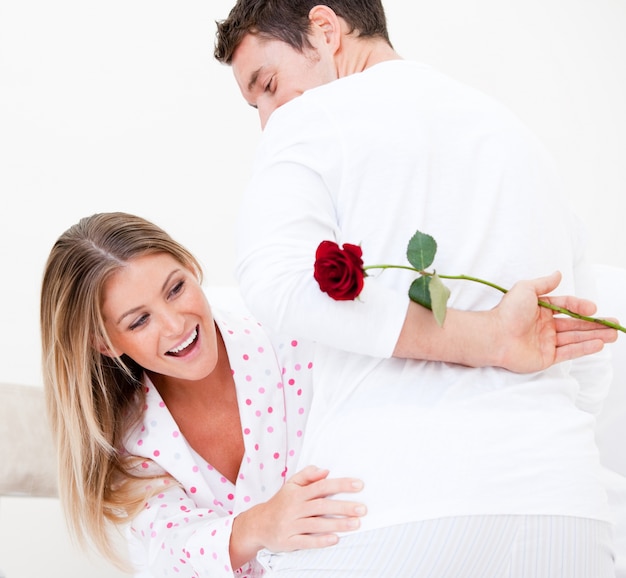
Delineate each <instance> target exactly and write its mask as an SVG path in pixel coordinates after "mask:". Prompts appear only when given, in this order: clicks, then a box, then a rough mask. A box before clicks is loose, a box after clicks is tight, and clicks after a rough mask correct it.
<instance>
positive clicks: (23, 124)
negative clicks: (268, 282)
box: [0, 0, 626, 576]
mask: <svg viewBox="0 0 626 578" xmlns="http://www.w3.org/2000/svg"><path fill="white" fill-rule="evenodd" d="M232 2H233V0H210V1H208V2H207V1H206V0H205V1H202V2H201V1H199V0H185V1H184V2H171V1H165V0H123V1H122V0H108V1H107V2H85V1H83V0H57V1H55V2H49V1H46V0H19V1H15V0H0V199H1V207H0V264H1V265H0V266H1V271H2V273H1V283H0V329H1V331H0V380H1V381H16V382H20V383H38V382H39V380H40V379H39V367H40V366H39V344H38V329H37V316H38V291H39V283H40V277H41V271H42V268H43V265H44V261H45V258H46V255H47V252H48V250H49V249H50V246H51V245H52V243H53V242H54V240H55V239H56V237H57V236H58V235H59V234H60V233H61V232H62V231H63V230H64V229H65V228H67V227H68V226H70V225H71V224H73V223H74V222H75V221H76V220H78V219H79V218H80V217H82V216H84V215H87V214H91V213H94V212H98V211H109V210H124V211H130V212H136V213H138V214H140V215H142V216H145V217H148V218H150V219H152V220H154V221H155V222H157V223H158V224H160V225H161V226H163V227H165V228H166V229H167V230H168V231H169V232H170V233H172V234H173V235H174V236H175V237H176V238H178V239H179V240H181V241H183V242H184V243H185V244H187V245H188V246H189V247H190V248H191V249H192V250H193V251H194V252H195V253H196V254H197V255H198V256H199V257H200V259H201V261H202V262H203V263H204V265H205V268H206V273H207V282H208V283H212V284H230V283H232V282H234V280H233V277H232V266H233V243H232V235H231V231H232V226H233V220H234V215H235V213H236V210H237V204H238V201H239V198H240V193H241V191H242V189H243V187H244V185H245V182H246V180H247V176H248V174H249V166H250V161H251V155H252V151H253V149H254V145H255V143H256V141H257V139H258V135H259V127H258V122H257V119H256V116H255V112H254V111H253V110H252V109H250V108H249V107H247V106H246V105H245V104H244V103H243V101H242V99H241V97H240V96H239V94H238V92H237V89H236V86H235V84H234V82H233V80H232V79H231V73H230V70H229V69H228V68H227V67H224V66H222V65H219V64H217V63H216V62H214V61H213V58H212V45H213V31H214V21H215V20H216V19H220V18H223V17H225V16H226V15H227V12H228V9H229V8H230V5H231V3H232ZM386 7H387V12H388V17H389V21H390V29H391V34H392V39H393V41H394V44H395V46H396V48H397V49H398V51H399V52H400V53H401V54H402V55H403V56H405V57H407V58H413V59H417V60H423V61H425V62H428V63H431V64H433V65H435V66H437V67H439V68H440V69H442V70H443V71H445V72H447V73H449V74H451V75H453V76H455V77H457V78H459V79H461V80H464V81H466V82H468V83H470V84H472V85H474V86H477V87H479V88H482V89H484V90H485V91H487V92H489V93H491V94H493V95H495V96H496V97H498V98H500V99H501V100H503V101H504V102H505V103H507V104H508V105H509V106H510V107H511V108H513V110H515V111H516V112H517V113H518V114H519V115H520V116H521V117H522V118H523V119H524V120H525V121H526V122H527V123H528V124H529V125H530V126H531V128H532V129H533V130H534V131H535V132H536V133H538V135H539V136H540V137H541V138H542V140H543V141H544V142H545V143H546V145H547V146H548V148H549V149H550V150H551V151H552V153H553V154H554V156H555V158H556V160H557V162H558V164H559V166H560V169H561V172H562V174H563V177H564V179H565V182H566V186H567V188H568V190H569V192H570V197H571V203H572V204H573V205H574V206H575V208H576V209H577V211H578V212H579V213H580V214H581V215H582V216H583V218H584V220H585V221H586V222H587V224H588V226H589V228H590V231H591V238H590V249H591V256H592V258H593V259H594V260H596V261H601V262H604V263H610V264H617V265H621V266H625V267H626V232H625V231H626V228H625V227H624V226H622V225H623V222H624V216H623V215H624V196H625V193H626V107H625V106H624V103H625V102H626V65H625V60H626V58H625V57H626V35H625V34H624V33H623V32H624V30H626V2H624V0H593V2H591V1H590V0H526V1H525V2H503V1H502V0H439V1H437V2H425V1H423V2H407V0H387V1H386ZM537 210H538V211H539V210H541V208H540V207H537ZM1 518H2V517H1V516H0V519H1ZM1 564H2V561H1V560H0V565H1ZM66 576H67V574H66Z"/></svg>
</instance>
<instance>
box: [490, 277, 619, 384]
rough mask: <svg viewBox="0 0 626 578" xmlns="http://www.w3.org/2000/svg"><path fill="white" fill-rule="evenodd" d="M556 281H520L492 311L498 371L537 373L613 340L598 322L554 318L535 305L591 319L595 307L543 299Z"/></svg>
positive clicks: (584, 302)
mask: <svg viewBox="0 0 626 578" xmlns="http://www.w3.org/2000/svg"><path fill="white" fill-rule="evenodd" d="M560 281H561V274H560V273H558V272H555V273H553V274H552V275H549V276H547V277H540V278H538V279H533V280H530V281H520V282H519V283H516V284H515V285H514V286H513V288H512V289H511V290H510V291H509V292H508V293H507V294H506V295H505V296H504V297H503V299H502V301H501V302H500V304H499V305H498V306H497V307H496V308H495V310H494V311H495V312H496V313H497V314H498V317H499V324H500V332H501V335H502V337H503V341H502V347H501V348H500V355H501V359H500V361H499V363H497V365H498V366H500V367H504V368H506V369H509V370H511V371H515V372H518V373H528V372H533V371H540V370H542V369H545V368H547V367H550V366H551V365H553V364H554V363H559V362H561V361H568V360H570V359H576V358H577V357H582V356H583V355H589V354H591V353H597V352H598V351H600V350H601V349H602V348H603V347H604V344H605V343H612V342H613V341H615V340H616V339H617V331H616V330H615V329H611V328H609V327H605V326H604V325H600V324H599V323H592V322H590V321H583V320H579V319H574V318H571V317H560V316H557V315H556V313H555V312H554V311H552V310H551V309H548V308H546V307H540V306H538V305H537V301H538V299H541V300H542V301H545V302H547V303H551V304H552V305H557V306H558V307H562V308H564V309H569V310H570V311H572V312H574V313H578V314H580V315H585V316H591V315H593V314H594V313H595V312H596V305H595V304H594V303H593V302H591V301H589V300H587V299H580V298H578V297H572V296H564V297H546V296H545V294H546V293H549V292H550V291H553V290H554V289H555V288H556V287H557V286H558V284H559V283H560Z"/></svg>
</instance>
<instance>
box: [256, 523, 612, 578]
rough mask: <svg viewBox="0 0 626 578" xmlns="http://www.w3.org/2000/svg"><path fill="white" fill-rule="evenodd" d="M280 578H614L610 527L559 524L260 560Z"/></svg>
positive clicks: (364, 535)
mask: <svg viewBox="0 0 626 578" xmlns="http://www.w3.org/2000/svg"><path fill="white" fill-rule="evenodd" d="M259 560H260V562H261V563H262V564H263V565H264V567H265V568H266V569H267V571H268V574H267V576H268V577H272V578H273V577H276V578H318V577H319V578H328V577H333V578H386V577H394V578H395V577H402V578H614V577H615V569H614V555H613V548H612V527H611V525H610V524H608V523H606V522H601V521H598V520H590V519H585V518H574V517H565V516H563V517H560V516H470V517H458V518H440V519H436V520H427V521H424V522H415V523H411V524H402V525H398V526H391V527H388V528H381V529H377V530H372V531H369V532H360V533H357V534H352V535H349V534H348V535H345V536H343V537H342V538H341V540H340V541H339V544H337V545H336V546H331V547H329V548H323V549H317V550H299V551H296V552H290V553H285V554H272V553H270V552H262V553H260V555H259Z"/></svg>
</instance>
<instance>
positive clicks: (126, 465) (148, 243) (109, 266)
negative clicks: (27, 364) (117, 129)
mask: <svg viewBox="0 0 626 578" xmlns="http://www.w3.org/2000/svg"><path fill="white" fill-rule="evenodd" d="M154 253H167V254H169V255H171V256H172V257H174V258H175V259H176V260H177V261H179V262H180V263H181V264H182V265H183V266H184V267H186V268H187V269H189V270H190V271H193V272H194V273H195V274H196V275H197V277H198V280H199V281H201V279H202V270H201V267H200V264H199V263H198V261H197V260H196V259H195V257H194V256H193V255H192V254H191V253H190V252H189V251H187V250H186V249H185V248H184V247H182V246H181V245H180V244H178V243H176V242H175V241H174V240H173V239H172V238H171V237H170V236H169V235H168V234H167V233H166V232H165V231H164V230H162V229H161V228H159V227H157V226H156V225H154V224H153V223H150V222H149V221H146V220H145V219H142V218H140V217H137V216H135V215H130V214H127V213H121V212H116V213H99V214H95V215H92V216H90V217H85V218H83V219H81V220H80V221H79V222H78V223H76V224H75V225H73V226H72V227H70V228H69V229H68V230H67V231H65V233H63V234H62V235H61V236H60V237H59V239H58V240H57V241H56V243H55V244H54V246H53V248H52V250H51V252H50V255H49V257H48V261H47V263H46V266H45V270H44V276H43V283H42V288H41V309H40V323H41V340H42V362H43V381H44V388H45V394H46V404H47V412H48V417H49V419H50V423H51V426H52V430H53V434H54V437H55V442H56V448H57V452H58V479H59V494H60V498H61V501H62V504H63V508H64V511H65V513H66V516H67V519H68V524H69V527H70V530H71V531H72V534H73V535H74V536H75V537H77V538H78V540H79V542H80V543H82V544H83V545H85V544H86V543H87V542H88V541H89V542H91V543H93V544H94V545H95V546H96V547H97V548H98V549H99V550H100V551H101V552H102V553H103V554H104V555H105V556H106V557H107V558H109V559H110V560H111V561H113V562H114V563H116V564H118V565H121V566H123V565H124V562H123V560H122V558H121V557H120V555H119V554H118V553H117V552H116V549H115V546H114V543H113V541H112V537H111V534H110V531H109V530H110V529H111V527H115V526H118V525H119V524H123V523H125V522H128V520H129V518H131V517H132V516H133V515H134V514H135V513H136V512H137V511H138V510H139V509H140V508H141V507H143V505H144V503H145V500H146V499H147V498H148V497H149V495H150V486H149V484H146V477H145V476H143V477H141V476H139V475H137V474H136V473H135V472H136V471H137V462H138V460H139V458H137V457H133V456H129V455H127V454H125V452H124V450H123V441H124V436H125V433H126V432H127V430H128V428H129V427H130V426H131V425H132V424H133V423H135V422H136V421H137V420H138V419H139V417H140V413H141V408H142V407H143V403H142V401H143V392H142V389H141V376H142V373H143V370H142V368H141V367H139V366H138V365H137V364H136V363H135V362H133V360H131V359H130V358H127V357H125V356H122V357H121V358H111V357H108V356H106V355H103V354H102V353H100V350H99V349H100V348H99V344H104V346H105V347H106V346H109V347H110V345H111V344H110V341H109V338H108V337H107V334H106V331H105V327H104V321H103V317H102V313H101V306H102V303H103V298H104V294H103V293H104V285H105V282H106V281H107V279H108V278H109V277H110V276H111V275H112V274H113V273H115V271H117V270H119V269H120V268H121V267H124V266H125V265H127V264H128V263H129V262H130V261H131V260H132V259H134V258H136V257H140V256H143V255H148V254H154ZM141 461H144V460H143V459H142V460H141ZM163 476H165V477H167V474H166V473H165V472H163ZM111 523H112V524H111Z"/></svg>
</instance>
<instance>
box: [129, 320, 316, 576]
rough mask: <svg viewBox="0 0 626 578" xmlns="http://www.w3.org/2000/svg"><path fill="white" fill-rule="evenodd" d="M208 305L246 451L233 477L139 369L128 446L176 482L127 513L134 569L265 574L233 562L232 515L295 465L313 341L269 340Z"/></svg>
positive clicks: (272, 488) (270, 490)
mask: <svg viewBox="0 0 626 578" xmlns="http://www.w3.org/2000/svg"><path fill="white" fill-rule="evenodd" d="M213 314H214V317H215V320H216V322H217V324H218V326H219V328H220V330H221V333H222V336H223V337H224V342H225V344H226V348H227V351H228V356H229V359H230V361H231V365H232V368H233V378H234V380H235V384H236V387H237V395H238V402H239V411H240V418H241V427H242V432H243V434H244V435H243V437H244V445H245V453H244V458H243V461H242V464H241V469H240V473H239V476H238V479H237V482H236V484H233V483H231V482H230V481H229V480H228V479H226V478H225V477H224V476H223V475H221V473H220V472H218V471H217V470H216V469H215V468H213V467H212V466H211V465H210V464H208V463H207V462H206V461H205V460H204V459H203V458H202V457H201V456H200V455H198V454H197V453H196V452H195V451H194V450H193V448H191V447H190V446H189V445H188V443H187V441H186V440H185V438H184V436H183V435H182V434H181V432H180V430H179V429H178V426H177V425H176V422H175V421H174V419H173V417H172V415H171V414H170V413H169V411H168V409H167V407H166V406H165V404H164V403H163V400H162V399H161V397H160V396H159V393H158V391H157V390H156V389H155V388H154V386H153V385H152V383H150V381H149V380H148V379H147V378H145V381H146V406H145V411H144V415H143V421H142V423H141V424H140V425H139V426H138V427H137V428H135V430H133V431H132V432H131V433H130V435H129V436H128V438H127V442H126V450H127V451H128V452H129V453H131V454H133V455H137V456H140V457H144V458H146V462H144V463H145V464H146V467H147V468H149V467H150V466H151V465H154V466H158V467H160V468H163V469H164V470H166V471H167V472H169V473H170V474H171V475H172V476H173V477H174V478H176V479H177V480H178V481H179V483H180V484H181V486H182V488H179V487H174V488H172V487H170V488H166V489H164V491H163V492H161V493H159V494H158V495H156V496H155V497H153V498H152V499H151V500H150V501H149V502H148V503H147V504H146V505H145V508H144V510H143V511H142V512H141V513H140V514H139V515H138V516H137V517H136V518H135V519H134V520H133V522H132V525H131V532H130V534H131V540H130V547H131V553H132V557H133V560H134V561H136V564H137V567H138V571H139V570H142V571H145V572H149V573H151V574H150V575H152V576H177V577H200V576H203V577H204V576H211V577H219V576H238V577H242V578H243V577H248V578H257V577H259V576H262V575H263V569H262V568H261V566H260V565H259V564H258V563H257V562H256V561H255V560H253V561H251V562H250V563H248V564H246V565H245V566H244V567H242V568H240V569H233V568H231V567H230V558H229V553H228V548H229V541H230V532H231V527H232V521H233V519H234V517H235V516H236V515H237V514H238V513H239V512H241V511H244V510H246V509H248V508H250V507H251V506H252V505H254V504H257V503H260V502H264V501H266V500H268V499H269V498H270V497H271V496H272V495H274V494H275V493H276V491H277V490H278V489H279V488H280V486H281V485H282V483H283V482H284V480H285V478H286V477H287V476H289V475H291V474H293V473H295V472H294V471H293V470H294V466H295V463H296V458H297V456H298V453H299V449H300V447H301V440H302V432H303V431H304V424H305V420H306V417H307V414H308V408H309V406H310V396H311V393H312V386H311V382H312V370H313V362H312V358H313V355H312V353H313V350H312V347H311V346H310V345H309V344H303V343H300V342H298V341H295V340H292V339H281V338H280V337H275V336H273V337H272V339H271V340H270V339H269V337H268V336H267V335H266V334H265V332H264V330H263V329H262V328H261V326H260V325H259V324H258V323H257V322H256V321H254V320H253V319H251V318H239V317H234V316H232V315H226V314H224V313H221V312H219V311H217V310H214V311H213ZM142 466H143V464H142ZM170 486H171V484H170Z"/></svg>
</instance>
